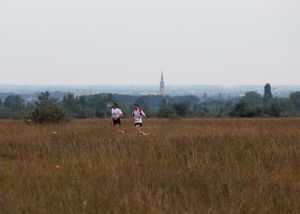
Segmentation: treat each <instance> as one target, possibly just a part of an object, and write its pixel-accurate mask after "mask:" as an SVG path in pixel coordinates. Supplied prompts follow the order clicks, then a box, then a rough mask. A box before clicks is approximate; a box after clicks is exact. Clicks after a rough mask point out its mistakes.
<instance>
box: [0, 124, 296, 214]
mask: <svg viewBox="0 0 300 214" xmlns="http://www.w3.org/2000/svg"><path fill="white" fill-rule="evenodd" d="M123 128H125V129H127V133H126V134H124V135H122V134H118V133H114V132H113V131H112V130H111V122H110V121H109V120H84V121H73V122H70V123H67V124H64V125H27V124H25V123H23V122H21V121H2V122H0V212H1V213H299V212H300V119H249V120H246V119H245V120H244V119H243V120H242V119H201V120H192V119H191V120H178V121H177V120H175V121H169V120H154V119H153V120H150V119H149V120H146V122H145V126H144V127H143V128H144V130H146V131H147V132H150V133H151V135H150V136H148V137H143V136H137V135H136V134H135V133H134V130H133V127H132V125H131V123H130V121H125V122H124V124H123Z"/></svg>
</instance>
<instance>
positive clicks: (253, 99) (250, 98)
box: [242, 91, 263, 106]
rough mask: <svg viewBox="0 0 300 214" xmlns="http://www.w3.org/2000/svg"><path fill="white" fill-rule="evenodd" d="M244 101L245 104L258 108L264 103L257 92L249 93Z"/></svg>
mask: <svg viewBox="0 0 300 214" xmlns="http://www.w3.org/2000/svg"><path fill="white" fill-rule="evenodd" d="M242 99H243V101H244V102H246V103H248V104H251V105H256V106H261V105H262V103H263V100H262V97H261V95H260V94H258V93H256V92H255V91H250V92H247V93H246V94H245V96H244V97H243V98H242Z"/></svg>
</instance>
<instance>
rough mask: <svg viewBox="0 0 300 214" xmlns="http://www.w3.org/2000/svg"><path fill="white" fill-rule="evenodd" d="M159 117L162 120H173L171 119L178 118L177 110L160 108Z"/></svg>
mask: <svg viewBox="0 0 300 214" xmlns="http://www.w3.org/2000/svg"><path fill="white" fill-rule="evenodd" d="M157 116H158V117H160V118H171V119H175V118H178V115H177V113H176V111H175V109H174V108H172V107H171V106H166V107H163V108H160V109H159V110H158V112H157Z"/></svg>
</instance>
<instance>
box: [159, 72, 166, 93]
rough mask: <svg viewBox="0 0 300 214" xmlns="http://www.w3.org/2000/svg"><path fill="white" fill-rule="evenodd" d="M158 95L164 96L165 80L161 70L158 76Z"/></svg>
mask: <svg viewBox="0 0 300 214" xmlns="http://www.w3.org/2000/svg"><path fill="white" fill-rule="evenodd" d="M159 95H160V96H165V81H164V74H163V72H161V77H160V88H159Z"/></svg>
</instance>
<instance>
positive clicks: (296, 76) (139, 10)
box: [0, 0, 300, 85]
mask: <svg viewBox="0 0 300 214" xmlns="http://www.w3.org/2000/svg"><path fill="white" fill-rule="evenodd" d="M162 70H163V71H164V75H165V81H166V84H170V85H171V84H187V85H188V84H205V85H243V84H264V83H266V82H270V83H272V84H291V85H293V84H294V85H295V84H298V85H299V84H300V1H299V0H226V1H225V0H206V1H203V0H126V1H125V0H109V1H103V0H81V1H80V0H51V1H50V0H48V1H46V0H44V1H41V0H26V1H24V0H0V75H1V77H0V84H39V85H41V84H53V85H56V84H58V85H59V84H67V85H71V84H80V85H85V84H91V85H97V84H129V85H135V84H136V85H141V84H147V85H153V84H158V83H159V81H160V73H161V71H162Z"/></svg>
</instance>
